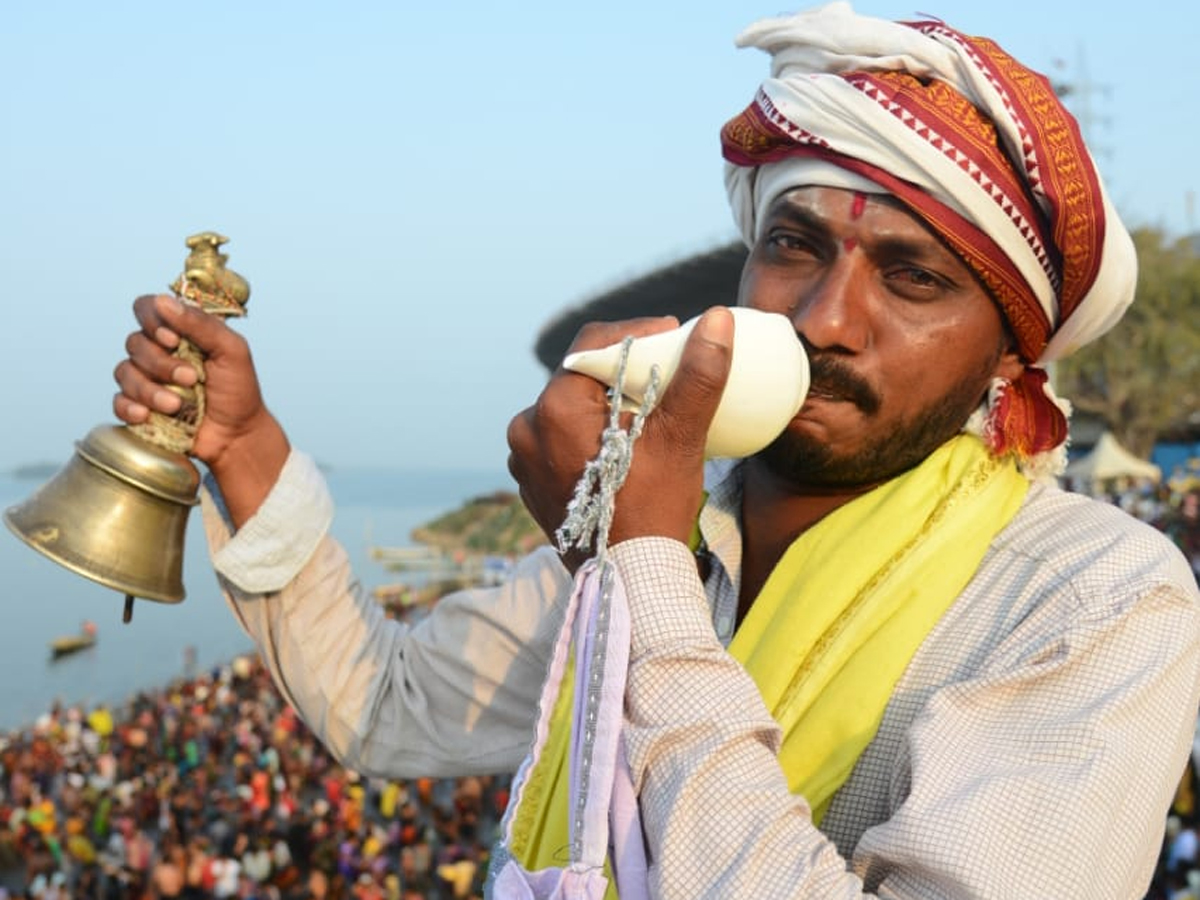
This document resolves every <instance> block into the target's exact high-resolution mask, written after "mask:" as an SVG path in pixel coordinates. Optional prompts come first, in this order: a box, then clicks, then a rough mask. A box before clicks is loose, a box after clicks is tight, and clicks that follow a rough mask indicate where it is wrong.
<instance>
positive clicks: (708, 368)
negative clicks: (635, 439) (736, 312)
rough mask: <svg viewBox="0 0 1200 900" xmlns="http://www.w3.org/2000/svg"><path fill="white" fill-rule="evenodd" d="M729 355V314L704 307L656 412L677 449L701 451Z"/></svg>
mask: <svg viewBox="0 0 1200 900" xmlns="http://www.w3.org/2000/svg"><path fill="white" fill-rule="evenodd" d="M732 358H733V315H732V314H731V313H730V312H729V310H728V309H727V308H726V307H723V306H716V307H713V308H712V309H710V310H708V311H707V312H706V313H705V314H704V315H703V316H702V317H701V318H700V321H699V322H697V323H696V327H695V328H694V329H693V330H692V333H691V334H690V335H688V339H687V343H686V344H684V348H683V354H682V356H681V357H680V360H679V368H678V369H677V370H676V372H675V374H674V375H673V376H672V378H671V383H670V384H669V385H667V388H666V390H665V391H664V392H663V396H662V401H661V402H660V403H659V405H658V410H657V412H656V415H657V417H658V419H659V427H664V428H668V429H670V431H672V432H674V433H675V437H676V439H677V440H678V441H679V443H680V445H681V447H680V449H686V450H689V451H699V452H703V449H704V443H705V438H706V436H707V433H708V426H709V424H710V423H711V422H712V418H713V415H714V414H715V413H716V411H717V406H718V405H719V404H720V402H721V394H722V393H723V392H724V390H725V382H726V380H727V379H728V377H729V363H730V360H731V359H732Z"/></svg>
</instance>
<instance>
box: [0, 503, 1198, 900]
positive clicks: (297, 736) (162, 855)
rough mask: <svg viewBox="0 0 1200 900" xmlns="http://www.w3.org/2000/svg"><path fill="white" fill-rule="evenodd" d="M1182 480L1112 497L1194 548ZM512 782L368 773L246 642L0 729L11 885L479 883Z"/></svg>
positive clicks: (1193, 781) (1186, 808) (66, 899)
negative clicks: (314, 730)
mask: <svg viewBox="0 0 1200 900" xmlns="http://www.w3.org/2000/svg"><path fill="white" fill-rule="evenodd" d="M1174 483H1175V485H1176V487H1175V488H1172V487H1171V485H1170V484H1165V485H1164V486H1163V487H1161V488H1160V487H1155V486H1151V485H1147V484H1128V485H1124V486H1121V487H1118V488H1115V489H1113V488H1111V486H1110V490H1109V492H1108V498H1109V499H1110V500H1111V501H1112V502H1114V503H1117V504H1119V505H1121V506H1122V507H1124V508H1125V509H1126V510H1127V511H1128V512H1130V513H1131V514H1134V515H1137V516H1139V517H1142V518H1145V519H1147V520H1148V521H1152V522H1154V523H1155V524H1158V525H1160V527H1162V528H1163V529H1164V530H1166V531H1168V533H1170V534H1171V535H1172V537H1174V538H1175V539H1176V540H1178V541H1180V542H1181V546H1184V547H1185V549H1188V548H1191V549H1193V550H1194V547H1192V546H1191V545H1190V544H1187V543H1186V542H1187V541H1189V540H1190V541H1193V542H1194V541H1195V539H1196V537H1197V535H1198V534H1200V518H1198V517H1197V516H1196V506H1197V500H1200V486H1198V485H1193V484H1192V483H1191V482H1190V481H1186V482H1183V483H1180V482H1178V481H1176V482H1174ZM1181 484H1182V486H1180V485H1181ZM1197 558H1198V557H1195V556H1193V559H1194V560H1195V559H1197ZM1196 770H1197V767H1196V765H1195V763H1194V762H1193V763H1190V764H1189V766H1188V768H1187V771H1186V772H1185V773H1184V776H1183V778H1182V779H1181V782H1180V787H1179V792H1178V794H1177V796H1176V799H1175V802H1174V804H1173V808H1172V810H1171V817H1170V819H1169V820H1168V825H1167V835H1166V839H1165V841H1164V845H1163V853H1162V856H1161V858H1160V860H1159V865H1158V871H1157V874H1156V877H1155V880H1154V883H1153V884H1152V886H1151V890H1150V893H1149V894H1148V898H1152V900H1200V839H1198V837H1197V835H1198V828H1200V811H1198V810H1197V806H1196V797H1197V787H1198V785H1197V775H1196ZM508 788H509V779H508V778H507V777H465V778H457V779H432V778H423V779H414V780H411V781H408V780H405V781H384V780H378V779H369V778H362V777H360V776H358V775H357V774H356V773H354V772H352V771H348V770H346V769H345V768H343V767H342V766H340V765H338V764H337V762H336V761H335V760H334V759H333V758H332V757H331V756H330V755H329V754H328V752H326V750H325V749H324V748H323V747H322V746H321V744H320V743H319V742H318V741H317V740H316V739H315V738H314V737H313V735H312V734H311V733H310V732H309V730H308V729H307V728H306V727H305V725H304V724H303V722H301V721H300V720H299V718H298V717H297V716H296V714H295V711H294V710H293V709H292V708H291V707H290V706H289V705H288V704H287V703H286V702H285V701H284V700H283V698H282V697H281V695H280V694H279V692H278V691H277V689H276V688H275V687H274V685H273V683H272V682H271V679H270V676H269V674H268V673H267V671H266V669H265V668H264V667H263V666H262V665H261V663H260V662H259V661H258V659H257V658H256V657H252V656H246V657H239V658H238V659H236V660H234V661H232V662H231V663H230V664H229V665H226V666H221V667H218V668H216V669H214V670H213V671H211V672H207V673H204V674H201V675H195V676H193V677H186V678H181V679H180V680H178V681H177V682H175V683H173V684H171V685H169V686H168V687H166V688H164V689H162V690H156V691H149V692H145V693H141V694H138V695H136V696H135V697H133V698H132V699H131V700H130V701H129V702H128V703H127V704H126V705H125V706H124V707H122V708H119V709H118V708H111V709H110V708H109V707H107V706H105V705H98V706H95V707H92V708H90V709H87V708H85V707H83V706H56V707H54V708H53V709H51V710H50V711H48V712H47V713H46V714H45V715H43V716H41V717H40V718H39V719H38V720H37V721H36V722H35V723H33V724H32V725H31V726H29V727H27V728H23V729H19V730H17V731H14V732H12V733H10V734H8V735H7V736H5V737H3V738H0V874H2V875H3V879H2V882H3V886H2V887H0V897H4V896H9V897H28V898H41V900H118V898H135V900H142V898H172V897H197V898H199V897H218V898H262V900H269V898H277V900H300V898H314V900H340V898H346V900H350V898H352V900H417V898H433V900H441V898H445V900H458V898H472V897H481V896H482V883H483V880H484V878H485V876H486V870H487V859H488V852H489V850H490V848H491V846H492V843H493V840H494V837H495V832H496V828H497V826H498V824H499V821H500V817H501V816H502V815H503V812H504V809H505V805H506V803H507V800H508V793H507V792H508Z"/></svg>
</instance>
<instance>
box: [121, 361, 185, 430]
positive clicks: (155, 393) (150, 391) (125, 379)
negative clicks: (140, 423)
mask: <svg viewBox="0 0 1200 900" xmlns="http://www.w3.org/2000/svg"><path fill="white" fill-rule="evenodd" d="M113 378H114V379H115V380H116V382H117V384H118V385H119V386H120V388H121V393H120V394H118V395H117V396H118V397H124V398H125V399H126V400H127V401H129V403H130V404H133V406H134V407H142V408H145V409H146V410H147V412H148V411H149V410H155V411H156V412H161V413H165V414H166V415H173V414H175V413H177V412H179V407H180V405H181V404H182V401H181V399H180V397H179V395H178V394H176V393H175V392H174V391H172V390H170V389H169V388H167V387H164V386H163V384H162V383H160V382H156V381H154V380H153V379H152V378H150V377H148V376H147V375H146V374H145V372H143V371H142V370H141V369H139V368H138V367H137V366H136V365H134V363H133V362H132V361H130V360H128V359H124V360H121V362H119V363H118V364H117V367H116V368H115V369H114V370H113ZM125 408H126V406H125V404H122V409H125ZM115 409H116V403H115V401H114V410H115ZM129 411H130V412H131V413H132V414H133V415H135V416H140V415H141V411H140V410H139V409H136V408H130V409H129ZM117 412H118V415H120V414H121V411H120V410H117Z"/></svg>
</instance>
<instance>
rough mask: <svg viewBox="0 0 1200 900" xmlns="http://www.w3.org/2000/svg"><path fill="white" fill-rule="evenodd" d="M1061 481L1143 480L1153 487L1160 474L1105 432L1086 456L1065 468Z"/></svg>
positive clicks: (1156, 469)
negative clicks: (1065, 479)
mask: <svg viewBox="0 0 1200 900" xmlns="http://www.w3.org/2000/svg"><path fill="white" fill-rule="evenodd" d="M1063 477H1064V478H1070V479H1073V480H1076V481H1090V482H1097V481H1109V480H1111V479H1114V478H1130V479H1147V480H1149V481H1153V482H1155V483H1157V482H1158V481H1160V480H1161V479H1162V470H1161V469H1159V467H1158V466H1156V465H1155V464H1154V463H1152V462H1147V461H1146V460H1144V459H1139V458H1138V457H1136V456H1134V455H1133V454H1132V453H1130V452H1129V451H1128V450H1126V449H1125V448H1124V447H1122V446H1121V445H1120V444H1119V443H1117V439H1116V438H1115V437H1113V435H1112V432H1110V431H1106V432H1104V433H1103V434H1101V435H1100V438H1099V440H1097V441H1096V446H1094V447H1093V448H1092V449H1091V450H1090V451H1089V452H1088V453H1087V454H1086V455H1084V456H1081V457H1079V459H1077V460H1074V461H1073V462H1071V463H1069V464H1068V465H1067V469H1066V471H1065V472H1063Z"/></svg>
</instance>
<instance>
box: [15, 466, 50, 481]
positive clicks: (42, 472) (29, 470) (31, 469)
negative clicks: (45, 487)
mask: <svg viewBox="0 0 1200 900" xmlns="http://www.w3.org/2000/svg"><path fill="white" fill-rule="evenodd" d="M61 468H62V465H61V464H60V463H52V462H36V463H25V464H24V465H20V466H17V467H16V468H14V469H10V470H9V471H8V474H9V475H10V476H11V477H12V478H19V479H21V480H22V481H34V480H37V481H44V480H45V479H47V478H49V477H50V476H52V475H54V474H56V473H57V472H58V470H59V469H61Z"/></svg>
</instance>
